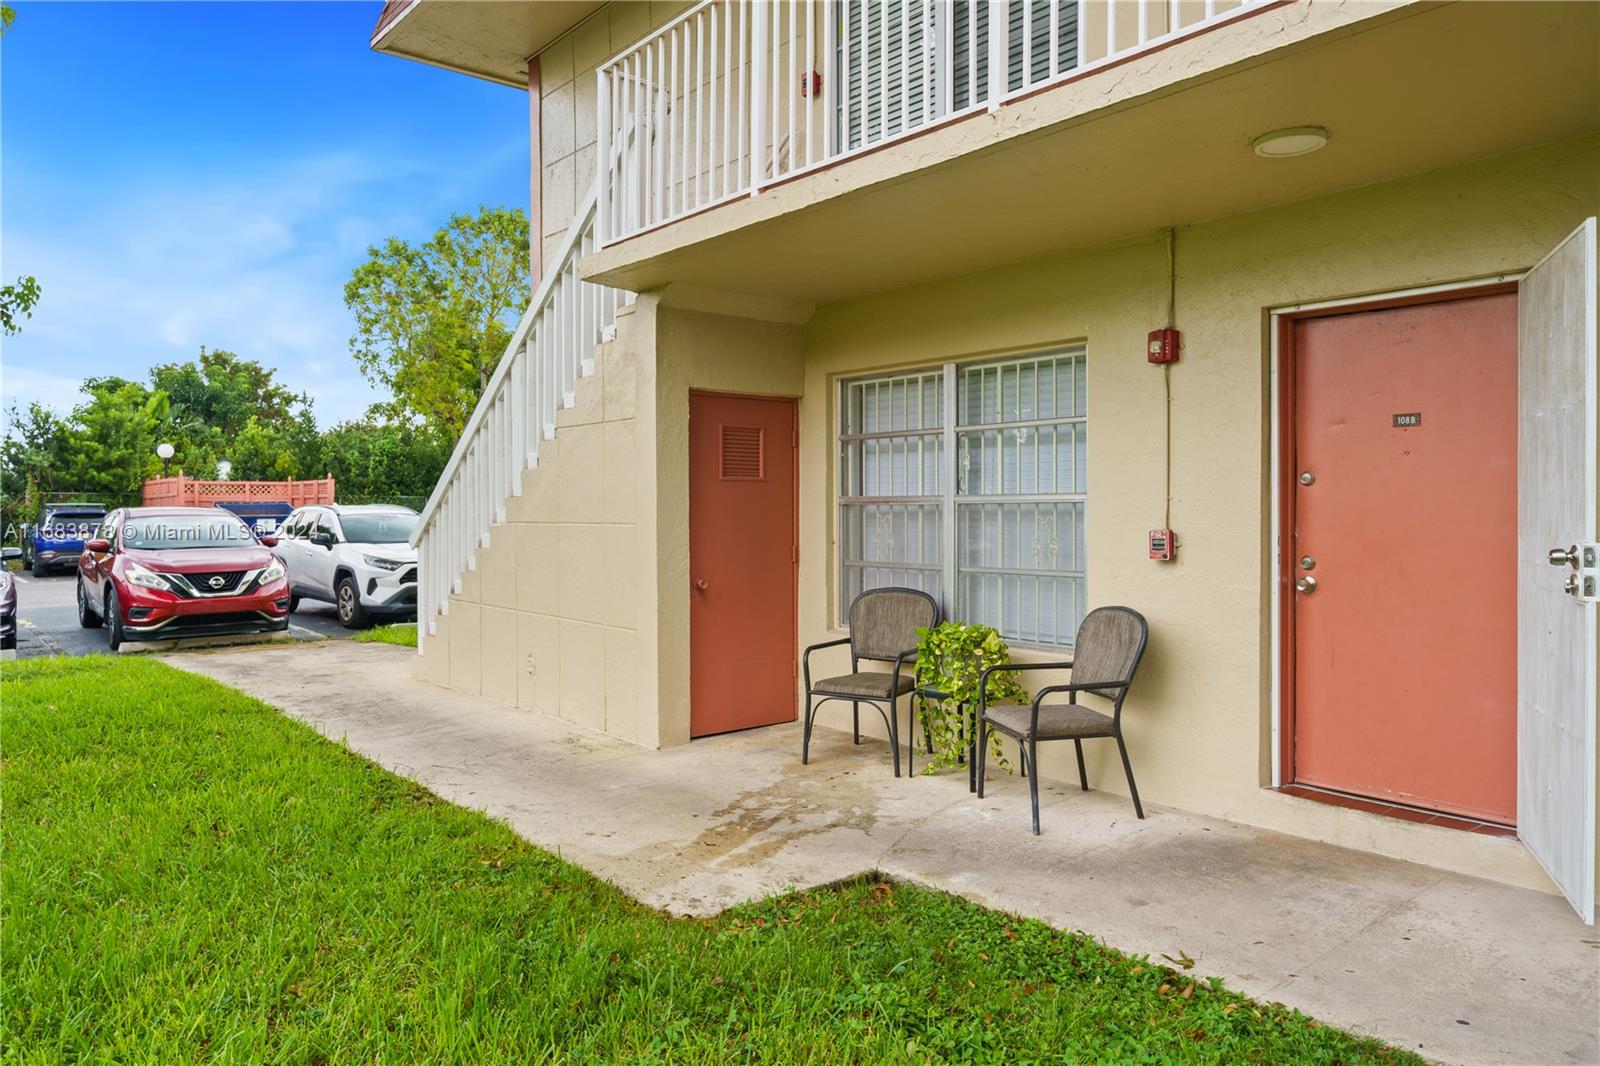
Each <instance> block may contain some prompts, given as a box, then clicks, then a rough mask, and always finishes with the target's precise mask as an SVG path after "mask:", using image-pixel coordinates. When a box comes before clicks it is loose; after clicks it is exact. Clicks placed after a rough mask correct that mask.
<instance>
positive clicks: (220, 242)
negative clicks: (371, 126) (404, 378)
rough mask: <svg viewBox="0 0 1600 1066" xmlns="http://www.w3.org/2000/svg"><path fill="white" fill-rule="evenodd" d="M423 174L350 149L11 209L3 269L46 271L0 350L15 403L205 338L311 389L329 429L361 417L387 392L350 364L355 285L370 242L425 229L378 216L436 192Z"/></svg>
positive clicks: (186, 349)
mask: <svg viewBox="0 0 1600 1066" xmlns="http://www.w3.org/2000/svg"><path fill="white" fill-rule="evenodd" d="M417 174H418V170H417V168H415V167H412V166H409V165H405V164H403V163H396V162H393V161H390V162H379V161H377V160H372V159H367V158H364V157H362V156H359V155H356V154H351V153H342V154H336V155H327V156H321V157H314V158H308V159H303V160H299V161H296V162H292V163H290V164H287V165H284V166H280V167H278V168H276V169H274V170H271V171H264V170H260V169H256V170H252V171H251V172H249V173H247V174H241V175H236V176H233V177H228V178H221V179H218V178H215V177H206V176H201V175H194V176H185V177H181V178H178V179H174V180H169V181H167V182H164V183H162V184H161V185H159V186H157V187H152V188H145V189H134V190H128V191H125V192H123V193H122V194H121V195H119V196H117V198H116V199H115V200H114V201H111V200H106V201H101V202H99V203H93V202H90V203H85V204H81V205H79V209H78V210H75V211H73V212H72V213H71V215H70V216H59V217H53V218H42V217H37V216H30V215H29V214H25V213H17V212H13V213H11V214H9V215H8V217H7V225H6V227H5V230H4V233H3V235H0V239H3V251H4V257H5V260H6V262H7V264H8V269H9V268H10V266H11V265H12V264H15V265H17V266H19V267H22V268H24V269H25V270H26V272H27V273H30V274H33V275H35V276H36V277H37V278H38V279H39V281H40V284H41V285H42V286H43V288H44V298H43V300H42V301H41V303H40V305H39V307H38V308H37V309H36V310H35V312H34V317H33V318H32V319H31V320H28V321H27V322H26V323H24V330H23V333H22V334H21V335H20V336H17V337H13V338H9V339H8V340H7V341H6V344H5V349H4V352H3V354H0V358H3V362H4V368H3V371H4V372H3V377H0V380H3V382H4V384H3V386H0V388H3V390H4V393H5V399H6V401H7V402H10V400H11V399H12V398H13V397H16V398H19V399H22V400H23V402H24V403H26V402H27V400H30V399H38V400H39V401H40V402H42V403H47V404H48V405H49V406H51V407H53V408H56V409H57V410H65V409H70V407H71V406H72V404H73V403H75V402H76V398H77V383H78V381H79V380H80V379H81V378H82V377H86V376H90V375H98V374H119V375H122V376H124V377H133V378H143V377H144V376H145V373H146V371H147V370H148V368H149V367H150V366H151V365H154V364H156V363H162V362H172V361H177V360H184V359H190V358H193V357H194V355H195V354H196V352H197V349H198V347H199V345H201V344H205V345H208V346H211V347H218V348H228V349H231V350H233V351H236V352H239V353H240V354H241V355H244V356H246V357H249V358H253V359H258V360H260V361H261V362H262V363H264V364H266V365H268V366H272V367H274V368H276V369H277V371H278V376H279V379H280V380H281V381H283V383H284V384H286V385H288V386H289V387H291V388H294V389H296V390H306V391H310V392H312V393H313V395H314V396H315V397H316V401H317V402H316V411H317V415H318V421H319V422H321V423H322V424H323V425H331V424H333V423H334V422H337V421H340V420H342V419H345V418H352V417H356V416H359V415H360V414H361V413H362V412H364V411H365V409H366V407H367V406H368V405H369V404H370V403H371V402H373V401H374V400H375V399H377V398H378V396H377V394H376V393H375V392H374V391H373V390H372V389H371V388H370V387H369V386H368V385H367V384H366V382H365V381H363V380H362V379H361V378H360V376H359V375H358V374H357V373H356V370H355V367H354V365H353V364H352V363H351V361H350V359H349V355H348V340H349V336H350V334H351V332H352V323H351V320H350V316H349V313H348V312H347V311H346V309H345V307H344V302H343V287H344V282H345V280H346V279H347V278H348V277H349V274H350V271H351V270H352V269H353V268H354V267H355V265H356V264H357V263H359V262H360V261H361V259H362V258H363V257H364V255H365V249H366V246H367V245H368V244H371V243H373V242H375V241H377V240H381V239H382V238H383V237H385V236H387V235H389V234H391V233H398V234H401V235H405V236H408V237H410V238H415V237H418V236H420V235H421V234H422V231H423V230H424V226H423V224H422V223H420V222H419V221H418V220H417V219H416V218H415V217H413V216H411V215H406V214H389V213H385V212H380V213H378V214H376V215H375V214H374V213H373V212H372V211H371V205H372V204H373V203H382V204H385V205H387V204H388V203H391V202H394V201H396V200H399V201H401V202H405V201H406V200H407V199H414V198H415V193H414V192H411V193H410V194H409V195H407V194H405V193H397V189H407V190H415V189H417V188H428V186H429V184H430V183H429V182H426V181H418V180H417ZM7 182H8V186H9V187H8V193H9V192H10V191H11V190H14V189H15V188H16V184H15V183H13V179H12V177H11V176H10V175H8V176H7ZM429 206H430V205H427V204H421V205H418V207H419V208H422V209H426V208H428V207H429ZM458 206H459V205H458ZM441 218H442V214H441Z"/></svg>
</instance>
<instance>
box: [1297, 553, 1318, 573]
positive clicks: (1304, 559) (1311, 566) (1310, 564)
mask: <svg viewBox="0 0 1600 1066" xmlns="http://www.w3.org/2000/svg"><path fill="white" fill-rule="evenodd" d="M1316 568H1317V560H1316V559H1314V558H1312V557H1311V556H1309V555H1302V556H1300V569H1302V570H1315V569H1316Z"/></svg>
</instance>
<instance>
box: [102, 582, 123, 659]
mask: <svg viewBox="0 0 1600 1066" xmlns="http://www.w3.org/2000/svg"><path fill="white" fill-rule="evenodd" d="M106 627H107V629H106V643H107V644H109V645H110V646H111V650H112V651H116V650H117V649H118V648H120V647H122V608H120V607H118V606H117V590H116V589H110V590H108V591H107V592H106Z"/></svg>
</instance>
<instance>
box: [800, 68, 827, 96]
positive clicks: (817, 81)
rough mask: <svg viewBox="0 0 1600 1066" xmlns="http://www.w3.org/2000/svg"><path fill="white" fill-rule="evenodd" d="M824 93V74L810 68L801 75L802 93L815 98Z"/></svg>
mask: <svg viewBox="0 0 1600 1066" xmlns="http://www.w3.org/2000/svg"><path fill="white" fill-rule="evenodd" d="M821 94H822V75H821V74H818V73H817V72H816V71H814V70H808V71H806V72H805V73H804V74H802V75H800V95H801V96H805V97H810V98H812V99H815V98H816V97H818V96H820V95H821Z"/></svg>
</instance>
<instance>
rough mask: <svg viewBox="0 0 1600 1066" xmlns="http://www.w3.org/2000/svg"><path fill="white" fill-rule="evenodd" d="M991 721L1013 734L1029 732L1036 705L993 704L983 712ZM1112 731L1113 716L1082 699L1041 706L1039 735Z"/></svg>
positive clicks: (1059, 735)
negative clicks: (1101, 711) (1081, 700)
mask: <svg viewBox="0 0 1600 1066" xmlns="http://www.w3.org/2000/svg"><path fill="white" fill-rule="evenodd" d="M984 717H985V718H987V719H989V722H990V723H991V724H992V725H995V726H998V727H999V728H1000V729H1001V730H1002V731H1004V732H1006V733H1010V734H1011V735H1012V736H1017V737H1024V736H1027V735H1028V725H1029V723H1030V722H1031V721H1032V719H1033V708H1032V707H1025V706H1018V705H1017V704H1002V705H1000V706H999V707H990V708H989V709H988V711H987V712H986V713H985V714H984ZM1110 732H1111V716H1110V715H1109V714H1101V713H1100V712H1099V711H1096V710H1091V709H1090V708H1088V707H1085V706H1084V705H1083V704H1081V703H1058V704H1055V705H1054V706H1052V705H1050V704H1046V705H1044V706H1043V707H1040V708H1039V739H1040V740H1050V739H1057V738H1060V737H1085V736H1095V735H1098V734H1103V733H1110Z"/></svg>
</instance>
